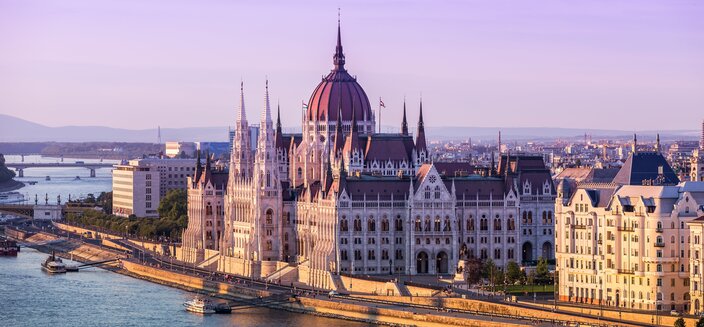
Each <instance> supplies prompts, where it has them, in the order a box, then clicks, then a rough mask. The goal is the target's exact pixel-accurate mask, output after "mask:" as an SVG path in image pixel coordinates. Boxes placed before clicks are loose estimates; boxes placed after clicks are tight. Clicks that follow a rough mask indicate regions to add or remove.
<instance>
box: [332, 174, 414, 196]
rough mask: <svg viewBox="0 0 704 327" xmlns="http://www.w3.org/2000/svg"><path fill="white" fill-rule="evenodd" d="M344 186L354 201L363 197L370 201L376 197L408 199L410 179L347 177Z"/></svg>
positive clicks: (367, 176) (366, 176)
mask: <svg viewBox="0 0 704 327" xmlns="http://www.w3.org/2000/svg"><path fill="white" fill-rule="evenodd" d="M346 184H347V185H346V187H345V189H346V190H347V194H349V195H350V196H351V197H352V198H354V199H355V200H359V199H361V198H363V197H364V196H366V197H367V199H370V200H371V199H376V198H377V197H379V198H380V199H390V198H391V196H392V195H393V197H394V199H405V198H408V186H409V185H410V178H408V177H403V178H398V177H393V176H371V175H361V176H359V177H347V179H346Z"/></svg>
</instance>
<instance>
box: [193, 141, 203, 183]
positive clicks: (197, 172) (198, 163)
mask: <svg viewBox="0 0 704 327" xmlns="http://www.w3.org/2000/svg"><path fill="white" fill-rule="evenodd" d="M202 172H203V166H201V165H200V149H198V151H196V173H195V174H194V175H195V176H193V182H194V183H195V182H196V181H198V180H199V179H200V174H201V173H202Z"/></svg>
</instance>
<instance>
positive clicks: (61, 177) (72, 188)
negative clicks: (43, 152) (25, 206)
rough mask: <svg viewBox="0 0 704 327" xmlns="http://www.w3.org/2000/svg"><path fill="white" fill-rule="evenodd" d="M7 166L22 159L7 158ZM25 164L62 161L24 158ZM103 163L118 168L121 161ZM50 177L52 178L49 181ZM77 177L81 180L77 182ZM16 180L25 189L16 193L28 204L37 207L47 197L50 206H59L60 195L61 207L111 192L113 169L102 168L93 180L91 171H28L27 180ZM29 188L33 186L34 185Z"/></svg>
mask: <svg viewBox="0 0 704 327" xmlns="http://www.w3.org/2000/svg"><path fill="white" fill-rule="evenodd" d="M63 160H64V161H63V162H64V163H74V162H76V161H83V162H85V163H89V162H101V161H100V160H98V159H76V158H64V159H63ZM5 161H6V162H7V163H20V162H22V157H21V156H18V155H6V156H5ZM24 162H25V163H31V162H34V163H60V162H61V158H53V157H42V156H38V155H31V156H24ZM102 162H103V163H112V164H119V163H120V162H119V161H118V160H103V161H102ZM47 176H48V177H49V178H48V179H47ZM76 177H78V178H76ZM15 180H17V181H20V182H23V183H24V184H25V186H24V187H22V188H20V189H18V190H16V191H15V192H19V193H20V194H22V195H24V197H25V201H26V202H29V203H34V199H35V195H36V197H37V200H38V202H39V203H44V201H45V197H47V196H48V198H49V203H56V197H57V196H58V195H61V203H64V202H66V201H67V200H68V196H69V195H71V198H76V197H78V198H82V197H86V196H88V194H91V193H92V194H93V195H95V196H96V197H97V196H98V195H100V192H107V191H110V189H111V188H112V168H100V169H97V170H96V171H95V177H90V170H88V169H86V168H80V167H76V168H56V167H51V168H28V169H25V170H24V177H21V178H20V177H15ZM35 182H36V184H34V185H30V183H35Z"/></svg>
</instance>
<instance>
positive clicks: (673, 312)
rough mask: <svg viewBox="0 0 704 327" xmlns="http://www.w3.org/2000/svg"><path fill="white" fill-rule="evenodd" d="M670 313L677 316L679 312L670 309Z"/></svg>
mask: <svg viewBox="0 0 704 327" xmlns="http://www.w3.org/2000/svg"><path fill="white" fill-rule="evenodd" d="M670 315H671V316H679V315H680V313H679V312H678V311H677V310H672V311H670Z"/></svg>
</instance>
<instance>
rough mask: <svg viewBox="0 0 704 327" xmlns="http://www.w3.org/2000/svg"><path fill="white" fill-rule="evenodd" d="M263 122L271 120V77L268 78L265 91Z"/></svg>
mask: <svg viewBox="0 0 704 327" xmlns="http://www.w3.org/2000/svg"><path fill="white" fill-rule="evenodd" d="M262 122H263V123H268V122H271V105H270V104H269V79H267V80H266V90H265V91H264V111H263V112H262Z"/></svg>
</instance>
